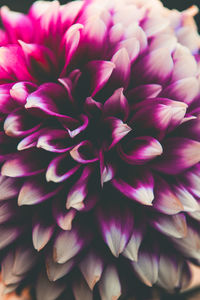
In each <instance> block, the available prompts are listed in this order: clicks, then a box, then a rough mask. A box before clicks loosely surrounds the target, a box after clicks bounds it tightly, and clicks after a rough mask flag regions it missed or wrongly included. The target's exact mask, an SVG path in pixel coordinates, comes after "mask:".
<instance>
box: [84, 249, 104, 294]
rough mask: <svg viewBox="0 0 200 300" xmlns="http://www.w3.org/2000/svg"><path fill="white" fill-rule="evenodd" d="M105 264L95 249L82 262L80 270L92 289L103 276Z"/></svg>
mask: <svg viewBox="0 0 200 300" xmlns="http://www.w3.org/2000/svg"><path fill="white" fill-rule="evenodd" d="M103 265H104V264H103V261H102V258H101V257H100V256H99V255H97V253H95V252H94V251H93V250H91V251H90V252H89V253H88V254H87V255H86V257H84V258H83V260H82V261H81V263H80V270H81V272H82V274H83V276H84V278H85V280H86V282H87V284H88V286H89V287H90V289H91V290H93V288H94V286H95V284H96V283H97V282H98V281H99V280H100V278H101V275H102V272H103Z"/></svg>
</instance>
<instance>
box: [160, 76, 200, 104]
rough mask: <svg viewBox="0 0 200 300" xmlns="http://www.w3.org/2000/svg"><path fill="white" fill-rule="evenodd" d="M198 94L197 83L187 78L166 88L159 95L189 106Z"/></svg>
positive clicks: (191, 78) (192, 78)
mask: <svg viewBox="0 0 200 300" xmlns="http://www.w3.org/2000/svg"><path fill="white" fill-rule="evenodd" d="M198 92H199V82H198V80H197V79H196V78H195V77H187V78H184V79H181V80H178V81H175V82H173V83H172V84H170V85H169V86H168V87H166V88H165V89H164V90H163V91H162V93H161V95H162V97H168V98H170V99H174V100H178V101H182V102H185V103H187V104H191V103H192V101H193V100H194V99H195V97H196V96H197V95H198Z"/></svg>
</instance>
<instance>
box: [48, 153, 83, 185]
mask: <svg viewBox="0 0 200 300" xmlns="http://www.w3.org/2000/svg"><path fill="white" fill-rule="evenodd" d="M79 168H80V164H77V163H76V162H74V161H73V159H71V157H70V156H69V155H67V154H63V155H59V156H57V157H56V158H54V159H53V160H52V161H51V162H50V164H49V166H48V168H47V172H46V180H47V181H53V182H55V183H58V182H62V181H64V180H66V179H68V178H69V177H71V176H72V175H73V174H74V173H75V172H76V171H77V170H78V169H79Z"/></svg>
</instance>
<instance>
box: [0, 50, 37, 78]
mask: <svg viewBox="0 0 200 300" xmlns="http://www.w3.org/2000/svg"><path fill="white" fill-rule="evenodd" d="M0 63H1V65H0V81H1V82H2V81H3V83H4V81H9V82H10V81H16V80H17V79H18V80H22V81H25V80H30V81H34V79H33V77H32V76H31V75H30V74H29V72H28V70H27V66H26V62H25V59H24V58H23V55H22V50H21V47H20V46H18V45H8V46H6V47H1V48H0Z"/></svg>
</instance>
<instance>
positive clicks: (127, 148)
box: [118, 136, 163, 165]
mask: <svg viewBox="0 0 200 300" xmlns="http://www.w3.org/2000/svg"><path fill="white" fill-rule="evenodd" d="M118 150H119V155H120V157H121V158H122V159H123V160H124V161H125V162H127V163H129V164H133V165H140V164H144V163H146V162H148V161H149V160H152V159H154V158H155V157H157V156H159V155H161V154H162V152H163V149H162V146H161V144H160V143H159V142H158V141H157V140H156V139H154V138H152V137H148V136H144V137H138V138H133V139H132V140H131V141H130V140H126V141H125V142H124V143H123V142H122V144H120V145H119V146H118Z"/></svg>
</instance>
